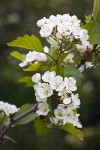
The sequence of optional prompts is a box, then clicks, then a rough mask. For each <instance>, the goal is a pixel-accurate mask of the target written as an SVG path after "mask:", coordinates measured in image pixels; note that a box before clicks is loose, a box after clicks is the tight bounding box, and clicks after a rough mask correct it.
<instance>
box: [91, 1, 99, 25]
mask: <svg viewBox="0 0 100 150" xmlns="http://www.w3.org/2000/svg"><path fill="white" fill-rule="evenodd" d="M93 20H94V21H97V22H100V0H94V6H93Z"/></svg>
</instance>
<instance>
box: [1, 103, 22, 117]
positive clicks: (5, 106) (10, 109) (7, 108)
mask: <svg viewBox="0 0 100 150" xmlns="http://www.w3.org/2000/svg"><path fill="white" fill-rule="evenodd" d="M18 110H19V109H18V108H17V107H16V106H15V105H11V104H9V103H4V102H3V101H0V111H4V112H5V114H6V115H7V116H9V115H10V114H14V113H15V112H17V111H18Z"/></svg>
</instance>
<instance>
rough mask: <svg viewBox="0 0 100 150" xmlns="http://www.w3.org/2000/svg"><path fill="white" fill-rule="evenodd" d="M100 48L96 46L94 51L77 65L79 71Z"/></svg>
mask: <svg viewBox="0 0 100 150" xmlns="http://www.w3.org/2000/svg"><path fill="white" fill-rule="evenodd" d="M99 48H100V47H99V46H98V45H97V44H95V45H94V48H93V50H92V51H91V52H90V53H89V54H88V55H87V56H86V57H85V58H83V59H81V61H80V62H79V63H78V64H77V66H76V69H79V68H80V67H81V65H84V64H85V63H86V61H87V60H88V59H89V58H90V56H91V55H92V54H93V53H94V52H96V51H97V50H98V49H99Z"/></svg>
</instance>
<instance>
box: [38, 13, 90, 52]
mask: <svg viewBox="0 0 100 150" xmlns="http://www.w3.org/2000/svg"><path fill="white" fill-rule="evenodd" d="M37 26H38V27H40V28H41V30H40V35H41V37H46V38H47V37H50V36H52V35H53V36H55V38H56V39H57V40H58V41H59V42H62V40H63V39H64V40H65V39H66V40H67V41H68V40H69V41H70V42H72V41H73V40H74V39H76V40H77V42H78V43H77V44H76V47H77V49H78V50H81V51H80V52H84V51H86V50H87V49H91V48H92V45H91V44H90V43H89V41H88V40H89V35H88V31H87V30H85V29H82V28H81V25H80V20H78V18H77V17H76V16H75V15H73V16H70V15H69V14H64V15H59V14H58V15H56V16H53V15H51V16H50V17H49V18H48V19H47V18H45V17H44V18H43V19H41V20H38V22H37Z"/></svg>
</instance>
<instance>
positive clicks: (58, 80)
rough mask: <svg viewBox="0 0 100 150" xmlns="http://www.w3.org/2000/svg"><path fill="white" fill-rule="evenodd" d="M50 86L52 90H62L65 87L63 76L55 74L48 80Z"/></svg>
mask: <svg viewBox="0 0 100 150" xmlns="http://www.w3.org/2000/svg"><path fill="white" fill-rule="evenodd" d="M50 86H51V88H52V89H53V90H56V91H62V90H63V89H64V87H65V85H64V82H63V78H62V77H61V76H56V77H55V78H53V79H51V80H50Z"/></svg>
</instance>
